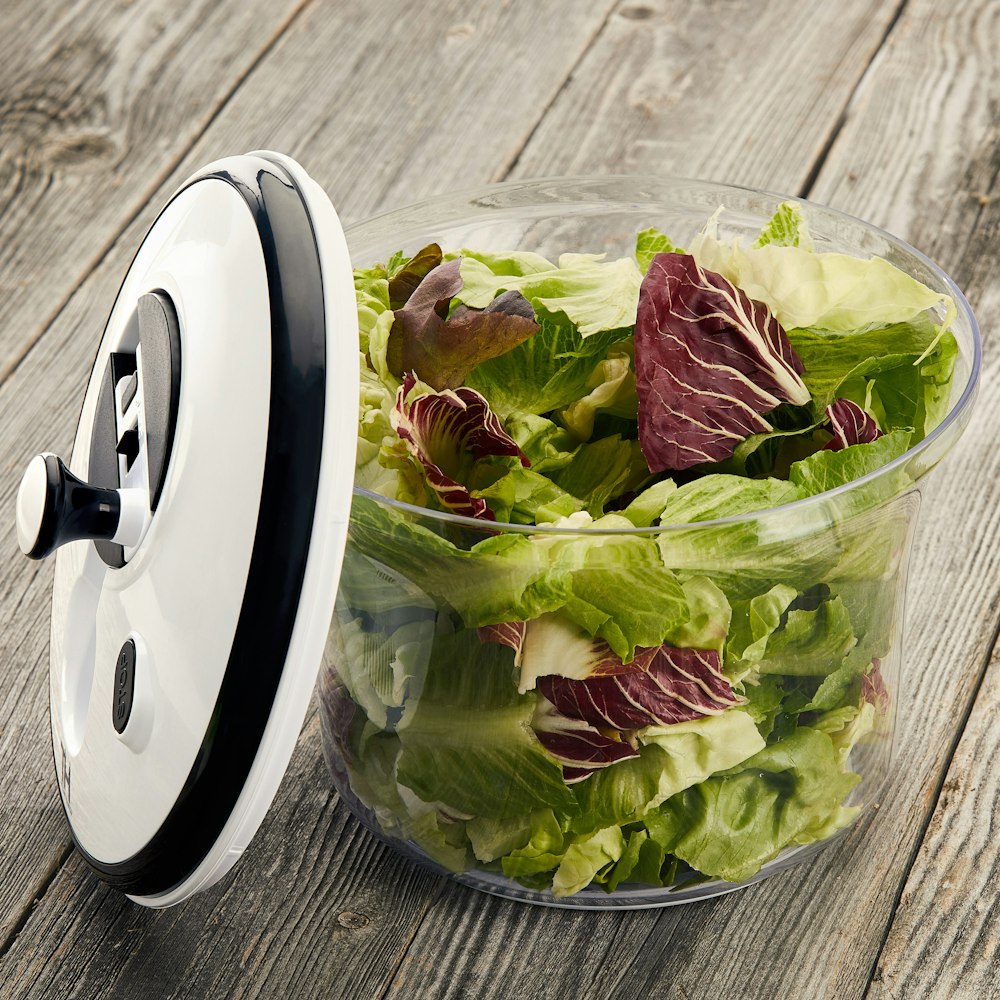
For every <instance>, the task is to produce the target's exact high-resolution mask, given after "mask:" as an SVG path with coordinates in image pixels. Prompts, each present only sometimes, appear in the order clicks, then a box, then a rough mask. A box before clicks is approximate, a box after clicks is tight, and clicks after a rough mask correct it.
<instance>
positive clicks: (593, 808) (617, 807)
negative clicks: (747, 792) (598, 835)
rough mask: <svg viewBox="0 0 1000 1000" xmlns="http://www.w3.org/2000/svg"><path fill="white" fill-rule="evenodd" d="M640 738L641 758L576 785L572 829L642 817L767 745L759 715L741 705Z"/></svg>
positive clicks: (647, 732)
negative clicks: (755, 718) (753, 715)
mask: <svg viewBox="0 0 1000 1000" xmlns="http://www.w3.org/2000/svg"><path fill="white" fill-rule="evenodd" d="M640 739H641V744H640V750H639V756H638V757H637V758H635V759H633V760H626V761H623V762H621V763H619V764H614V765H612V766H611V767H609V768H606V769H604V770H602V771H598V772H597V773H596V774H594V775H592V776H591V777H589V778H588V779H587V780H586V781H582V782H580V784H578V785H574V786H573V794H574V795H575V796H576V800H577V803H578V814H577V815H575V816H574V817H573V818H572V821H571V829H573V830H577V831H579V832H582V833H585V832H588V831H591V830H597V829H601V828H602V827H605V826H608V825H610V824H612V823H617V824H621V825H625V824H628V823H634V822H636V821H639V820H641V819H643V817H644V816H645V815H646V814H647V813H648V812H649V811H650V810H652V809H655V808H656V807H657V806H659V805H660V803H662V802H665V801H666V800H667V799H669V798H670V797H671V796H673V795H676V794H677V793H678V792H681V791H683V790H684V789H685V788H689V787H691V786H692V785H696V784H698V783H699V782H701V781H704V780H705V779H706V778H708V777H709V776H710V775H712V774H715V773H717V772H719V771H724V770H726V769H728V768H731V767H735V766H736V765H737V764H740V763H741V762H742V761H745V760H747V758H749V757H752V756H753V755H754V754H755V753H757V752H758V751H759V750H762V749H763V747H764V740H763V739H762V738H761V736H760V734H759V733H758V732H757V727H756V726H755V725H754V724H753V720H752V719H751V718H750V717H749V716H748V715H747V713H746V712H738V711H733V712H724V713H723V714H722V715H712V716H704V717H702V718H700V719H695V720H693V721H691V722H678V723H676V724H674V725H671V726H662V727H650V728H649V729H647V730H645V732H644V733H643V734H642V736H641V738H640Z"/></svg>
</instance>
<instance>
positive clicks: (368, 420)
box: [354, 355, 399, 497]
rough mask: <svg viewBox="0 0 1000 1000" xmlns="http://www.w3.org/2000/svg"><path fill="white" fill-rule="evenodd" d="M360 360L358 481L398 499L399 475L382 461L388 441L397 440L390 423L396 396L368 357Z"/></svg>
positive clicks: (355, 475) (355, 476)
mask: <svg viewBox="0 0 1000 1000" xmlns="http://www.w3.org/2000/svg"><path fill="white" fill-rule="evenodd" d="M360 360H361V374H360V378H361V386H360V394H359V398H358V444H357V455H356V457H355V471H354V482H355V485H357V486H361V487H362V488H364V489H368V490H372V491H373V492H375V493H381V494H383V495H385V496H390V497H394V496H396V493H397V483H398V479H399V472H398V470H396V469H394V468H391V467H388V466H386V465H385V464H384V463H383V462H382V449H383V446H384V445H385V444H386V442H387V441H388V442H390V443H391V442H392V441H394V440H395V439H396V432H395V431H394V430H393V428H392V424H391V423H390V421H389V412H390V411H391V409H392V406H393V403H394V402H395V394H394V393H393V392H391V391H390V390H389V389H388V388H386V386H385V384H384V383H383V382H382V381H381V380H380V379H379V377H378V376H377V375H376V374H375V373H374V372H373V371H372V370H371V369H370V368H369V367H368V364H367V362H366V361H365V357H364V355H361V356H360Z"/></svg>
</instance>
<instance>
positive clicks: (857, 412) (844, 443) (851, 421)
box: [824, 399, 882, 451]
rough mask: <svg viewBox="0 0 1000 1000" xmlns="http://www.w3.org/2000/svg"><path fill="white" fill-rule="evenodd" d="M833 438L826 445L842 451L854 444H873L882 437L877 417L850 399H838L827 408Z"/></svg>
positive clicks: (833, 449)
mask: <svg viewBox="0 0 1000 1000" xmlns="http://www.w3.org/2000/svg"><path fill="white" fill-rule="evenodd" d="M826 417H827V420H829V421H830V431H831V433H832V434H833V438H832V439H831V440H830V441H828V442H827V443H826V445H824V447H825V448H826V449H828V450H829V451H841V450H843V449H844V448H849V447H850V446H851V445H852V444H871V443H872V441H877V440H878V439H879V438H880V437H882V432H881V431H880V430H879V429H878V424H877V423H875V418H874V417H872V416H871V415H870V414H869V413H867V412H866V411H865V410H864V409H862V408H861V407H860V406H858V404H857V403H853V402H851V400H849V399H837V400H835V401H834V402H832V403H831V404H830V405H829V406H828V407H827V408H826Z"/></svg>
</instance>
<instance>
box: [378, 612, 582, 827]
mask: <svg viewBox="0 0 1000 1000" xmlns="http://www.w3.org/2000/svg"><path fill="white" fill-rule="evenodd" d="M534 708H535V696H534V695H533V694H526V695H522V694H519V693H518V691H517V688H516V687H515V686H514V685H513V684H512V683H511V675H510V658H509V654H508V652H507V651H506V650H505V649H503V647H500V646H496V645H494V644H492V643H481V642H480V641H479V639H478V637H477V636H476V634H475V633H474V632H470V631H463V632H459V633H457V634H456V635H454V636H438V637H437V639H436V641H435V643H434V650H433V656H432V657H431V660H430V664H429V667H428V670H427V672H426V677H425V679H424V685H423V690H422V692H421V695H420V697H419V699H415V700H414V701H412V702H408V703H407V706H406V708H405V709H404V712H403V715H402V718H401V719H400V721H399V723H398V724H397V727H396V731H397V733H398V734H399V740H400V745H401V749H400V754H399V761H398V764H397V778H398V780H399V782H400V784H402V785H405V786H406V787H408V788H410V789H412V790H413V792H414V793H415V794H416V795H418V796H419V797H420V798H421V799H423V800H424V801H425V802H439V803H441V804H443V805H444V806H445V807H447V808H449V809H450V810H454V811H455V812H457V813H459V814H465V815H469V816H487V817H493V818H497V819H507V818H511V817H515V816H519V815H523V814H524V813H527V812H531V811H533V810H535V809H539V808H544V807H550V808H559V809H562V810H566V809H569V808H572V805H573V796H572V793H571V792H570V791H569V789H568V788H567V787H566V784H565V783H564V782H563V779H562V773H561V770H560V767H559V765H558V764H557V763H556V762H555V761H554V760H552V758H551V757H550V756H549V755H548V754H547V753H546V752H545V750H544V749H543V748H542V746H541V744H540V743H539V742H538V740H537V739H536V738H535V736H534V735H533V733H532V731H531V726H530V723H531V717H532V713H533V712H534Z"/></svg>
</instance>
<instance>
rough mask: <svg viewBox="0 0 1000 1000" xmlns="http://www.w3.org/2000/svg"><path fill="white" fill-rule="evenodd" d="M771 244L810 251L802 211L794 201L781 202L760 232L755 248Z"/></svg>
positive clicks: (807, 232) (807, 229) (810, 245)
mask: <svg viewBox="0 0 1000 1000" xmlns="http://www.w3.org/2000/svg"><path fill="white" fill-rule="evenodd" d="M768 244H771V245H773V246H781V247H801V248H802V249H803V250H812V249H814V248H813V241H812V237H811V236H810V235H809V226H808V225H807V224H806V220H805V216H804V215H803V214H802V209H801V207H800V206H799V203H798V202H796V201H783V202H782V203H781V204H780V205H779V206H778V209H777V211H776V212H775V213H774V215H773V216H772V217H771V220H770V222H768V224H767V225H766V226H765V227H764V228H763V229H762V230H761V233H760V236H758V237H757V242H756V243H754V246H755V247H763V246H767V245H768Z"/></svg>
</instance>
